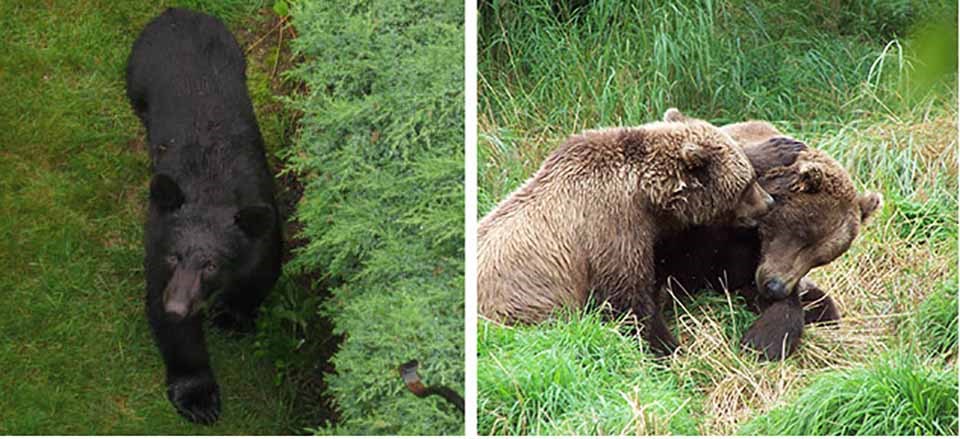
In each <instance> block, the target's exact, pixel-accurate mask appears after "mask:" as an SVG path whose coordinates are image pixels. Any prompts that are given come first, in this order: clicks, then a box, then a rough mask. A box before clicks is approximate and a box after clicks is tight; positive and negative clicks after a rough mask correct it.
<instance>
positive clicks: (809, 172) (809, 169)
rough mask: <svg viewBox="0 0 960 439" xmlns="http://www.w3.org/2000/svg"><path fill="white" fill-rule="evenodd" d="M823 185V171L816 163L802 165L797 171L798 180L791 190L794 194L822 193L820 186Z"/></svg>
mask: <svg viewBox="0 0 960 439" xmlns="http://www.w3.org/2000/svg"><path fill="white" fill-rule="evenodd" d="M822 183H823V170H821V169H820V166H819V165H817V164H816V163H802V164H801V165H800V168H799V169H798V171H797V178H796V180H794V182H793V185H791V186H790V190H792V191H794V192H807V193H810V194H815V193H817V192H820V185H821V184H822Z"/></svg>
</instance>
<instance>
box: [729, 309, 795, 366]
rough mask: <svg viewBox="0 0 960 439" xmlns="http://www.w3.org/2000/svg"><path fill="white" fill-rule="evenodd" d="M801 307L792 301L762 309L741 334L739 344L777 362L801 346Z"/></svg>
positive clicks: (763, 357)
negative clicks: (748, 327)
mask: <svg viewBox="0 0 960 439" xmlns="http://www.w3.org/2000/svg"><path fill="white" fill-rule="evenodd" d="M801 334H803V308H802V307H801V306H800V304H799V303H796V302H795V301H792V300H784V301H780V302H776V303H774V304H773V305H771V306H770V307H769V308H767V309H766V310H764V312H763V315H761V316H760V318H759V319H757V321H756V322H753V325H752V326H750V329H748V330H747V333H746V334H744V335H743V339H741V341H740V345H741V346H743V347H746V348H750V349H753V350H756V351H759V352H760V355H761V358H762V359H765V360H767V361H780V360H783V359H784V358H786V357H787V356H789V355H790V354H791V353H793V351H794V350H796V348H797V345H799V344H800V335H801Z"/></svg>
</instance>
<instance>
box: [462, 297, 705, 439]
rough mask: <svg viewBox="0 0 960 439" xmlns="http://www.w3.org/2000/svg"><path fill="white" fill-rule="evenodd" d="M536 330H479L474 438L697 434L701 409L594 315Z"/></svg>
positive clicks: (484, 326)
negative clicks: (478, 434)
mask: <svg viewBox="0 0 960 439" xmlns="http://www.w3.org/2000/svg"><path fill="white" fill-rule="evenodd" d="M569 317H570V318H569V319H568V320H565V321H551V322H549V323H546V324H543V325H541V326H540V327H538V328H531V327H521V328H508V327H502V326H499V325H497V324H495V323H491V322H486V321H483V322H481V324H480V328H479V335H478V337H479V341H478V352H477V358H478V361H477V385H478V386H479V388H481V389H483V392H482V393H481V395H480V398H479V401H478V402H477V407H478V409H479V414H478V417H479V419H478V421H477V422H478V424H479V425H480V428H479V431H480V432H483V433H486V434H506V435H518V436H520V435H537V436H552V435H571V434H598V435H623V434H626V435H648V434H685V435H695V434H697V429H696V421H695V419H694V418H693V417H692V415H691V414H692V413H694V412H695V411H696V409H697V406H698V405H699V404H700V401H699V400H698V399H697V398H696V397H694V396H693V395H691V394H690V393H689V392H686V391H685V390H684V389H683V388H682V386H681V385H680V383H678V380H677V379H676V377H674V376H673V375H672V374H670V373H669V371H667V370H666V368H664V367H661V366H659V365H657V364H656V363H655V362H654V361H653V360H651V359H650V358H649V357H647V356H645V355H644V354H642V353H641V352H640V350H639V349H638V348H639V346H638V343H637V342H638V340H637V339H636V338H633V337H627V336H624V335H622V334H621V332H620V331H619V330H618V328H617V326H615V325H608V324H605V323H604V322H603V321H602V319H601V317H600V313H599V312H596V311H594V312H589V313H584V314H582V315H574V316H569Z"/></svg>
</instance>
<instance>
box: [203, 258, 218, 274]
mask: <svg viewBox="0 0 960 439" xmlns="http://www.w3.org/2000/svg"><path fill="white" fill-rule="evenodd" d="M203 270H204V271H206V272H207V273H215V272H216V271H217V264H215V263H213V262H212V261H207V263H206V264H203Z"/></svg>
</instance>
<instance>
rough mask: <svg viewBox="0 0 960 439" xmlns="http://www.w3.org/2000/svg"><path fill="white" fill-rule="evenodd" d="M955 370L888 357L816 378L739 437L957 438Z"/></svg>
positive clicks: (909, 358)
mask: <svg viewBox="0 0 960 439" xmlns="http://www.w3.org/2000/svg"><path fill="white" fill-rule="evenodd" d="M957 385H958V383H957V371H956V369H955V368H947V369H940V368H938V367H931V366H928V365H924V364H922V363H919V362H918V361H917V359H916V357H913V356H911V355H906V354H899V355H898V354H897V353H894V354H891V355H890V356H889V358H883V359H880V360H878V361H877V362H875V363H873V364H871V365H868V366H866V367H863V368H857V369H853V370H848V371H840V372H834V373H831V374H826V375H823V376H821V377H819V378H818V379H817V380H816V381H814V382H813V383H812V384H810V386H809V387H807V388H805V389H803V391H802V392H801V394H800V396H799V397H798V398H797V399H796V401H793V402H792V403H791V404H789V405H787V406H785V407H783V408H779V409H775V410H773V411H771V412H769V413H767V414H765V415H763V416H760V417H758V418H756V419H754V420H752V421H751V422H750V423H748V424H746V425H745V426H744V427H743V429H742V430H741V432H740V433H741V434H750V435H754V434H762V435H769V434H776V435H796V436H827V435H829V436H852V435H864V436H920V435H937V436H956V435H957V431H958V427H957Z"/></svg>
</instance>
